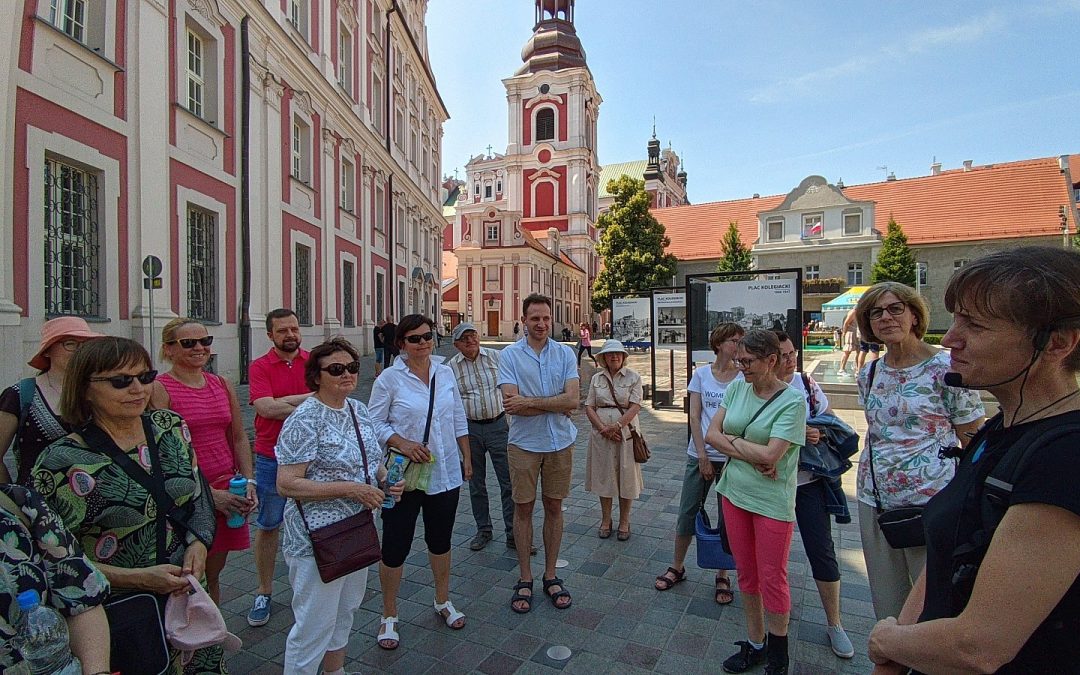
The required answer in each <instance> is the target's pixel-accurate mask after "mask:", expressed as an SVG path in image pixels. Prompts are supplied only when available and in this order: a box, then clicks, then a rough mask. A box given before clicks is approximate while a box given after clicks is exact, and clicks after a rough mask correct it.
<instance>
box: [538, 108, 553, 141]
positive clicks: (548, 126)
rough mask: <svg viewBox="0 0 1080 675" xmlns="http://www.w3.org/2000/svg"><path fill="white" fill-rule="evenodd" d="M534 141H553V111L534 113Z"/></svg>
mask: <svg viewBox="0 0 1080 675" xmlns="http://www.w3.org/2000/svg"><path fill="white" fill-rule="evenodd" d="M536 140H538V141H553V140H555V111H554V110H552V109H551V108H544V109H542V110H541V111H540V112H538V113H536Z"/></svg>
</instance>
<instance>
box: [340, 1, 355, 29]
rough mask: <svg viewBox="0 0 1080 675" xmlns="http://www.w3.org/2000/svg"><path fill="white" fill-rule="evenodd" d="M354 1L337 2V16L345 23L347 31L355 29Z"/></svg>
mask: <svg viewBox="0 0 1080 675" xmlns="http://www.w3.org/2000/svg"><path fill="white" fill-rule="evenodd" d="M353 1H354V0H340V2H338V14H340V15H341V20H342V21H343V22H344V23H345V25H346V26H348V27H349V29H350V30H351V29H353V28H355V27H356V25H357V22H356V9H354V8H353Z"/></svg>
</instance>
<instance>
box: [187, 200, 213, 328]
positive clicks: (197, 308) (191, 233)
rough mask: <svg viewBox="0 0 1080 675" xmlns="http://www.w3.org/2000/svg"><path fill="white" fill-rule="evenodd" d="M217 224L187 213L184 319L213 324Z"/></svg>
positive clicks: (198, 212) (204, 214) (194, 211)
mask: <svg viewBox="0 0 1080 675" xmlns="http://www.w3.org/2000/svg"><path fill="white" fill-rule="evenodd" d="M216 250H217V223H216V222H215V219H214V215H213V214H211V213H207V212H206V211H201V210H199V209H192V208H189V209H188V213H187V268H188V269H187V277H188V316H190V317H191V318H193V319H199V320H200V321H217V320H218V310H217V290H218V289H217V254H216Z"/></svg>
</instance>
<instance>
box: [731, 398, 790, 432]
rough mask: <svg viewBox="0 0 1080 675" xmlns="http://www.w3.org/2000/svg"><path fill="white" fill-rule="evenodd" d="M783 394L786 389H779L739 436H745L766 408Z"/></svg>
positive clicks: (762, 405) (754, 415)
mask: <svg viewBox="0 0 1080 675" xmlns="http://www.w3.org/2000/svg"><path fill="white" fill-rule="evenodd" d="M783 393H784V387H780V388H779V389H777V390H776V393H775V394H773V395H772V398H770V399H769V400H768V401H765V403H763V404H761V407H760V408H758V409H757V412H755V413H754V414H753V416H752V417H751V418H750V421H749V422H747V423H746V426H745V427H743V430H742V433H741V434H739V436H742V435H743V434H745V433H746V430H747V429H749V428H750V425H751V424H753V423H754V420H756V419H757V418H758V415H760V414H761V413H762V412H764V410H765V408H768V407H769V405H770V404H772V402H773V401H775V400H776V399H778V398H780V394H783Z"/></svg>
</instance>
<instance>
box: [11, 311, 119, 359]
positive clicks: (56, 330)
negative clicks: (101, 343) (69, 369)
mask: <svg viewBox="0 0 1080 675" xmlns="http://www.w3.org/2000/svg"><path fill="white" fill-rule="evenodd" d="M97 337H104V336H103V335H102V334H101V333H95V332H94V331H92V330H90V326H88V325H86V321H84V320H83V319H80V318H79V317H77V316H60V317H57V318H55V319H50V320H49V321H46V322H45V323H43V324H41V344H40V345H38V350H37V353H35V354H34V358H32V359H30V361H29V364H30V366H31V367H32V368H37V369H38V370H48V369H49V357H48V356H46V354H45V352H47V351H49V347H52V346H53V345H54V344H56V343H57V342H62V341H63V340H68V339H75V340H89V339H90V338H97Z"/></svg>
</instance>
